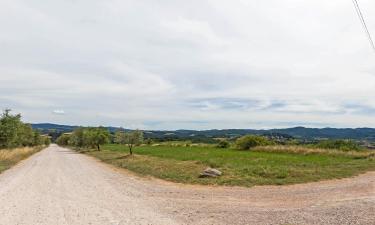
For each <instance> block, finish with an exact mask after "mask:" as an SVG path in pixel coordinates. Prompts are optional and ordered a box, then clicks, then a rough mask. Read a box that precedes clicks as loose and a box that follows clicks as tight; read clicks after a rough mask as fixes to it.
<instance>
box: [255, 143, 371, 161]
mask: <svg viewBox="0 0 375 225" xmlns="http://www.w3.org/2000/svg"><path fill="white" fill-rule="evenodd" d="M252 151H257V152H274V153H292V154H302V155H310V154H321V155H328V156H347V157H352V158H375V151H367V150H363V151H343V150H336V149H323V148H308V147H306V146H298V145H291V146H290V145H273V146H258V147H255V148H253V149H252Z"/></svg>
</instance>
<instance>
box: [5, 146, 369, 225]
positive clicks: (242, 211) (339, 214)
mask: <svg viewBox="0 0 375 225" xmlns="http://www.w3.org/2000/svg"><path fill="white" fill-rule="evenodd" d="M0 224H1V225H13V224H14V225H15V224H17V225H23V224H27V225H32V224H40V225H42V224H43V225H44V224H46V225H47V224H48V225H51V224H53V225H60V224H74V225H78V224H85V225H86V224H93V225H94V224H98V225H99V224H100V225H107V224H108V225H125V224H158V225H169V224H202V225H209V224H296V225H297V224H298V225H299V224H340V225H343V224H361V225H366V224H369V225H370V224H372V225H374V224H375V172H369V173H366V174H363V175H360V176H357V177H354V178H348V179H341V180H332V181H323V182H316V183H309V184H301V185H291V186H259V187H254V188H239V187H235V188H233V187H232V188H231V187H206V186H193V185H182V184H172V183H169V182H165V181H161V180H156V179H146V178H138V177H136V176H133V175H131V174H130V173H129V172H126V171H125V170H122V169H116V168H113V167H111V166H107V165H105V164H103V163H101V162H98V161H96V160H95V159H93V158H90V157H88V156H86V155H82V154H77V153H75V152H73V151H71V150H68V149H64V148H61V147H58V146H56V145H51V147H49V148H47V149H45V150H43V151H41V152H39V153H37V154H35V155H34V156H32V157H30V158H29V159H27V160H25V161H23V162H21V163H20V164H18V165H16V166H15V167H13V168H12V169H10V170H8V171H6V172H4V173H3V174H1V175H0Z"/></svg>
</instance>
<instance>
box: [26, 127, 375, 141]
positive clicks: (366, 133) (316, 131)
mask: <svg viewBox="0 0 375 225" xmlns="http://www.w3.org/2000/svg"><path fill="white" fill-rule="evenodd" d="M32 127H33V128H34V129H37V130H39V131H40V132H41V133H44V134H51V133H53V134H55V135H59V134H61V133H65V132H71V131H73V130H74V129H75V128H77V127H78V126H69V125H59V124H51V123H39V124H32ZM107 128H108V129H109V130H110V132H115V131H116V130H118V129H120V128H118V127H107ZM246 134H258V135H286V136H290V137H294V138H299V139H306V140H313V139H324V138H333V139H356V140H370V141H375V129H374V128H355V129H353V128H306V127H293V128H286V129H269V130H256V129H223V130H216V129H213V130H203V131H197V130H175V131H160V130H147V131H145V136H146V137H149V138H168V139H171V140H172V139H187V138H189V139H200V138H202V139H204V138H216V137H236V136H242V135H246Z"/></svg>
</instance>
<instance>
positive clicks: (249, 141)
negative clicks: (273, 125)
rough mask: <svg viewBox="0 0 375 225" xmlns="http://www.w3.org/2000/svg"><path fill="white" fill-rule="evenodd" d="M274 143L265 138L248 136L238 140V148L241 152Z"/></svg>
mask: <svg viewBox="0 0 375 225" xmlns="http://www.w3.org/2000/svg"><path fill="white" fill-rule="evenodd" d="M271 144H272V142H271V141H269V140H268V139H267V138H265V137H261V136H255V135H246V136H243V137H240V138H238V139H237V140H236V147H237V148H238V149H241V150H249V149H251V148H254V147H256V146H265V145H271Z"/></svg>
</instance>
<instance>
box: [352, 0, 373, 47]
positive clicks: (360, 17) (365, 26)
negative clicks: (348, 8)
mask: <svg viewBox="0 0 375 225" xmlns="http://www.w3.org/2000/svg"><path fill="white" fill-rule="evenodd" d="M352 2H353V4H354V7H355V11H356V12H357V15H358V18H359V20H360V21H361V24H362V26H363V29H364V30H365V33H366V35H367V38H368V40H369V42H370V44H371V47H372V49H373V50H374V51H375V44H374V41H373V40H372V38H371V34H370V32H369V30H368V28H367V25H366V21H365V19H364V17H363V14H362V11H361V8H360V7H359V4H358V1H357V0H352Z"/></svg>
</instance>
